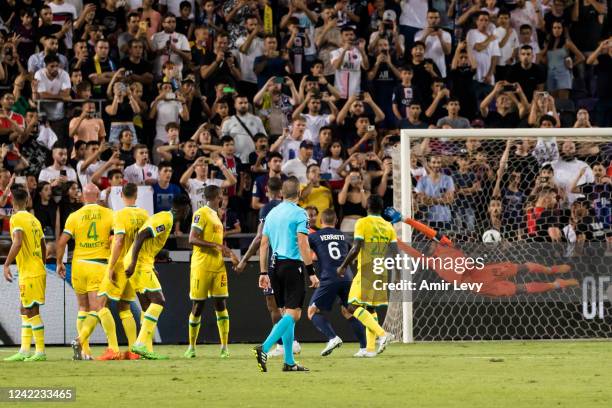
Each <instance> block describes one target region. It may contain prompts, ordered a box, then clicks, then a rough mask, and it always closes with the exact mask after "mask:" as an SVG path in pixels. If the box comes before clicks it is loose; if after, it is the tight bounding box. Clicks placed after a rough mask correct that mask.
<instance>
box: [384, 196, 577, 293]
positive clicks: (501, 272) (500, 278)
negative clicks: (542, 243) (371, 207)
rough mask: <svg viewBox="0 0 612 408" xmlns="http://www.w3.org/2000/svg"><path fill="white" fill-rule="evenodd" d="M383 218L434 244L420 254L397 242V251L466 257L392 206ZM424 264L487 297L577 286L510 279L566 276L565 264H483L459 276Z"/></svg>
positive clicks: (570, 282)
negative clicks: (413, 231)
mask: <svg viewBox="0 0 612 408" xmlns="http://www.w3.org/2000/svg"><path fill="white" fill-rule="evenodd" d="M384 215H385V218H387V219H388V220H389V221H390V222H391V223H392V224H395V223H398V222H400V221H401V222H404V223H406V224H408V225H410V226H411V227H413V228H414V229H415V230H417V231H419V232H421V233H422V234H423V235H425V236H426V237H427V238H428V239H430V240H431V241H433V245H430V246H429V248H428V249H427V251H426V252H427V253H425V254H423V253H422V252H421V251H419V250H417V249H415V248H413V247H412V246H410V245H408V244H406V243H405V242H403V241H401V240H399V239H398V241H397V246H398V248H399V249H400V250H401V251H403V252H405V253H407V254H408V255H410V256H412V257H417V258H423V255H424V256H425V259H423V260H424V261H427V260H434V259H436V258H438V259H440V258H442V259H459V258H465V257H466V255H465V253H464V252H463V251H462V250H460V249H458V248H456V247H454V246H453V243H452V241H451V240H450V239H449V238H448V237H447V236H445V235H443V234H441V233H440V232H439V231H436V230H434V229H433V228H431V227H429V226H427V225H425V224H423V223H421V222H419V221H416V220H414V219H412V218H409V217H403V216H402V214H401V213H399V212H398V211H397V210H396V209H394V208H391V207H389V208H387V209H385V213H384ZM425 264H426V265H433V266H434V267H433V268H432V269H433V270H434V272H436V274H437V275H438V276H439V277H440V278H442V279H443V280H444V281H445V282H448V283H454V284H456V285H458V284H461V283H477V284H480V285H478V287H480V290H478V291H474V292H475V293H477V294H480V295H485V296H490V297H509V296H514V295H516V294H519V293H543V292H548V291H552V290H558V289H565V288H570V287H576V286H578V281H577V280H576V279H561V278H556V279H555V280H554V281H553V282H528V283H522V284H518V283H515V282H512V281H511V280H510V279H511V278H514V277H515V276H516V275H517V274H519V273H536V274H545V275H553V276H556V275H559V274H564V273H568V272H569V271H570V270H571V267H570V266H569V265H564V264H563V265H552V266H546V265H542V264H539V263H535V262H525V263H521V264H518V263H514V262H497V263H489V264H484V266H483V267H482V268H476V267H471V268H470V267H467V266H466V267H465V268H462V269H463V272H462V273H460V272H459V271H458V270H456V269H454V268H449V267H446V265H447V264H449V263H447V262H426V263H425ZM450 264H451V265H455V264H457V263H456V262H452V263H450ZM470 287H475V285H470Z"/></svg>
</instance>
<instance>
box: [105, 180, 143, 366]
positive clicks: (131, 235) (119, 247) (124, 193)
mask: <svg viewBox="0 0 612 408" xmlns="http://www.w3.org/2000/svg"><path fill="white" fill-rule="evenodd" d="M121 198H122V199H123V203H124V204H125V207H124V208H122V209H121V210H119V211H116V212H115V213H114V217H113V240H112V248H111V256H110V260H109V261H108V268H107V271H106V273H105V274H104V277H103V278H102V283H101V284H100V290H99V291H98V297H99V301H100V306H101V307H102V308H106V305H107V303H108V301H109V300H114V301H115V302H118V305H117V306H118V307H117V308H118V309H119V318H120V319H121V324H122V325H123V330H124V331H125V335H126V337H127V340H128V351H127V352H126V353H125V354H123V356H122V357H123V358H124V359H126V360H137V359H139V358H140V356H139V355H138V354H134V353H132V352H131V351H129V349H130V347H132V345H133V344H134V342H135V341H136V321H135V320H134V315H133V314H132V310H131V309H130V302H133V301H135V300H136V291H135V290H134V288H133V287H132V284H131V283H130V281H129V280H128V278H127V276H126V275H125V266H124V263H123V258H124V257H125V255H126V254H127V252H128V250H129V249H130V246H131V245H132V243H133V242H134V239H135V238H136V234H137V233H138V230H140V228H141V227H142V226H143V225H144V223H145V222H146V221H147V218H149V213H148V212H147V211H146V210H145V209H143V208H139V207H136V199H137V198H138V186H137V185H136V184H134V183H128V184H126V185H125V186H123V189H122V190H121ZM112 331H115V330H114V329H113V330H112ZM118 351H119V349H118V348H117V349H116V350H113V352H112V353H109V356H108V357H112V356H113V355H114V354H116V353H117V352H118ZM104 357H105V356H102V357H99V359H106V358H104Z"/></svg>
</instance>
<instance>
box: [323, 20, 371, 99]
mask: <svg viewBox="0 0 612 408" xmlns="http://www.w3.org/2000/svg"><path fill="white" fill-rule="evenodd" d="M365 44H366V42H365V40H364V39H362V38H360V39H359V40H357V39H356V36H355V30H354V29H353V28H352V27H350V26H345V27H343V28H342V46H341V47H340V48H338V49H336V50H334V51H332V52H331V54H330V61H331V64H332V66H333V67H334V68H335V69H336V72H335V74H334V75H335V81H334V86H335V87H336V89H338V91H339V92H340V97H341V98H342V99H348V98H349V97H350V96H353V95H356V94H358V93H359V92H360V91H361V70H362V69H363V70H366V71H367V70H368V69H369V67H370V64H369V61H368V55H367V53H366V49H365Z"/></svg>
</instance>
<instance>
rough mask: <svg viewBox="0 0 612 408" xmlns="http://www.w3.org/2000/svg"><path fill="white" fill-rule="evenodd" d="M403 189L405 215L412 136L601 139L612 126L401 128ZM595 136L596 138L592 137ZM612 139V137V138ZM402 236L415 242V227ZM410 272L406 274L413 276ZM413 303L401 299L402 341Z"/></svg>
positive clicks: (611, 134) (409, 337) (406, 339)
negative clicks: (413, 235)
mask: <svg viewBox="0 0 612 408" xmlns="http://www.w3.org/2000/svg"><path fill="white" fill-rule="evenodd" d="M400 135H401V136H400V183H401V186H402V188H401V189H400V194H401V195H400V196H401V212H402V214H404V215H405V216H407V215H412V189H413V186H412V177H411V175H410V154H411V151H410V142H411V140H413V139H415V138H416V139H423V138H425V137H430V138H445V139H465V138H474V137H478V138H483V139H502V140H506V139H525V138H538V137H557V138H560V139H566V140H567V139H573V140H574V141H577V142H580V141H583V142H587V141H601V138H612V128H546V129H535V128H517V129H497V128H489V129H402V130H401V133H400ZM593 139H595V140H593ZM611 141H612V139H611ZM401 236H402V240H403V241H404V242H407V243H411V242H412V227H410V226H409V225H408V224H405V223H402V231H401ZM410 277H411V275H410V274H407V275H406V276H405V278H407V279H411V278H410ZM413 317H414V314H413V304H412V301H411V298H410V300H403V301H402V339H401V341H402V342H403V343H413V342H414V326H413V323H414V321H413Z"/></svg>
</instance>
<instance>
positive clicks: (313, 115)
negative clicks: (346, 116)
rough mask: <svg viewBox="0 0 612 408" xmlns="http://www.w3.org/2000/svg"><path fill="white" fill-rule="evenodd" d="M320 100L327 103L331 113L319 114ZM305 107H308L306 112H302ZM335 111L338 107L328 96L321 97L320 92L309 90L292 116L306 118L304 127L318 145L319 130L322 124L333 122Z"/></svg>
mask: <svg viewBox="0 0 612 408" xmlns="http://www.w3.org/2000/svg"><path fill="white" fill-rule="evenodd" d="M321 102H325V103H326V104H327V106H328V107H329V109H330V110H331V112H332V113H331V114H327V115H326V114H321ZM306 107H308V113H307V114H302V112H303V111H304V109H305V108H306ZM337 113H338V108H336V105H334V103H333V102H332V101H331V100H330V98H329V96H324V97H321V96H320V94H317V93H310V92H309V93H308V94H307V95H306V99H305V100H304V102H302V103H301V104H300V105H299V106H298V107H297V108H296V109H295V110H294V111H293V116H292V118H293V119H297V118H298V117H299V116H302V117H303V118H304V119H305V120H306V128H307V129H308V134H309V135H310V140H311V141H312V142H313V143H314V144H315V145H318V144H319V130H320V129H321V128H322V127H324V126H329V125H331V124H332V123H334V122H335V120H336V115H337Z"/></svg>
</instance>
